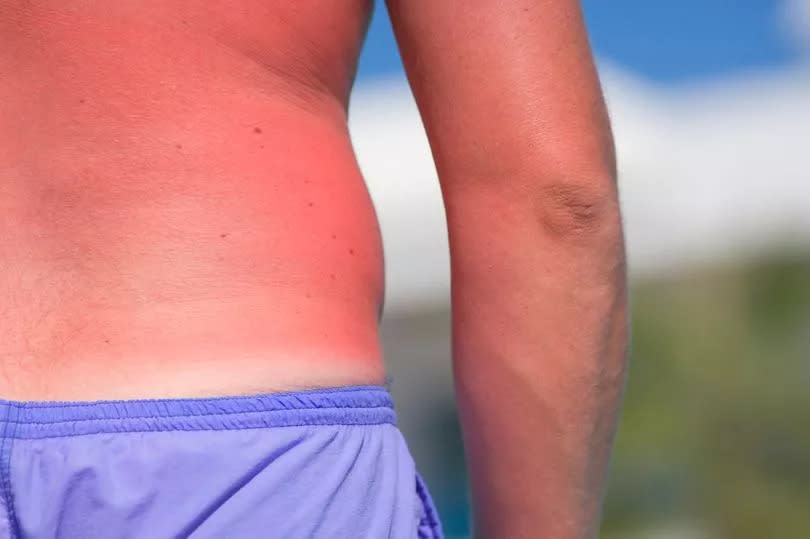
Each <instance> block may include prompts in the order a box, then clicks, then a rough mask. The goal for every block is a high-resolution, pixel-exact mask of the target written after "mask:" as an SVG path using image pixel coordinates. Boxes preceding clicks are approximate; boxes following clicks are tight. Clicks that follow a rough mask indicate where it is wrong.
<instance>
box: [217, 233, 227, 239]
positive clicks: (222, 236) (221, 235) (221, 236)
mask: <svg viewBox="0 0 810 539" xmlns="http://www.w3.org/2000/svg"><path fill="white" fill-rule="evenodd" d="M219 237H220V238H226V237H228V233H227V232H223V233H222V234H220V235H219Z"/></svg>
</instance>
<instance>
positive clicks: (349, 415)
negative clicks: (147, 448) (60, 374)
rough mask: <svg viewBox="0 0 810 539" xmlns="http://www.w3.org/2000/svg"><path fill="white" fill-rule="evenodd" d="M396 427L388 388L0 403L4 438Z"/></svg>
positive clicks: (1, 430) (1, 426) (1, 429)
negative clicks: (285, 428) (388, 425)
mask: <svg viewBox="0 0 810 539" xmlns="http://www.w3.org/2000/svg"><path fill="white" fill-rule="evenodd" d="M382 423H391V424H395V423H396V416H395V414H394V408H393V403H392V401H391V395H390V393H389V392H388V390H386V389H385V388H384V387H377V386H354V387H340V388H330V389H314V390H308V391H296V392H291V393H268V394H263V395H250V396H238V397H212V398H183V399H145V400H120V401H95V402H15V401H5V400H0V436H2V437H4V438H19V439H31V438H53V437H61V436H79V435H86V434H100V433H113V432H151V431H168V430H190V431H193V430H240V429H254V428H267V427H292V426H304V425H375V424H382Z"/></svg>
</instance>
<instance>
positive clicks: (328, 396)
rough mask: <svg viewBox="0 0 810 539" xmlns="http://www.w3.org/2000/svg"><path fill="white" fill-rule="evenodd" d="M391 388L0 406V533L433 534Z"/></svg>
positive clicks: (157, 537)
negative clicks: (394, 408)
mask: <svg viewBox="0 0 810 539" xmlns="http://www.w3.org/2000/svg"><path fill="white" fill-rule="evenodd" d="M395 421H396V419H395V415H394V410H393V407H392V402H391V397H390V394H389V393H388V392H387V391H386V390H385V388H381V387H345V388H336V389H325V390H312V391H300V392H295V393H274V394H267V395H257V396H246V397H224V398H202V399H165V400H128V401H99V402H86V403H82V402H41V403H33V402H27V403H25V402H10V401H0V480H1V481H0V538H3V539H5V538H11V539H23V538H25V539H29V538H30V539H46V538H47V539H96V538H103V539H125V538H127V539H128V538H132V539H169V538H179V537H193V538H209V537H211V538H225V539H231V538H233V539H241V538H265V537H267V538H282V539H286V538H291V539H299V538H301V539H304V538H339V539H343V538H346V539H365V538H369V539H384V538H397V539H399V538H402V539H406V538H407V539H411V538H419V539H437V538H440V537H442V532H441V529H440V525H439V521H438V517H437V514H436V510H435V507H434V505H433V503H432V501H431V499H430V496H429V494H428V492H427V490H426V489H425V485H424V484H423V482H422V480H421V479H420V477H419V475H418V473H417V471H416V469H415V467H414V462H413V459H412V458H411V455H410V453H409V452H408V448H407V446H406V444H405V441H404V440H403V437H402V434H401V433H400V431H399V430H398V429H397V427H396V425H395Z"/></svg>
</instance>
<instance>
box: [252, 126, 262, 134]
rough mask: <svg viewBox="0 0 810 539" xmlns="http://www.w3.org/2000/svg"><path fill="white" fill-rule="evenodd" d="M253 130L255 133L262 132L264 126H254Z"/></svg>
mask: <svg viewBox="0 0 810 539" xmlns="http://www.w3.org/2000/svg"><path fill="white" fill-rule="evenodd" d="M253 132H254V133H261V132H262V128H261V127H254V128H253Z"/></svg>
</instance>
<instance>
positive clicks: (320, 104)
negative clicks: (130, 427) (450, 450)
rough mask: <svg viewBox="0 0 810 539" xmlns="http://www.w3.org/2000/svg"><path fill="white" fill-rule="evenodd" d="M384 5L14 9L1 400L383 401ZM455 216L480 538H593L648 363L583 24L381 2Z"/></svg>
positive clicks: (507, 9) (512, 6) (3, 220)
mask: <svg viewBox="0 0 810 539" xmlns="http://www.w3.org/2000/svg"><path fill="white" fill-rule="evenodd" d="M371 7H372V6H371V3H370V2H366V1H359V0H351V1H350V0H346V1H341V2H317V1H315V0H299V1H295V2H292V1H291V2H266V1H260V0H240V1H239V2H233V1H230V0H214V1H210V2H195V1H191V0H184V1H177V0H174V1H172V0H142V1H139V2H95V1H90V2H88V1H78V0H73V1H72V0H64V1H60V2H49V1H44V0H43V1H35V0H32V1H22V0H0V39H1V40H2V45H3V46H2V47H0V178H1V179H2V181H0V234H2V236H0V396H2V397H4V398H13V399H38V400H43V399H76V400H92V399H99V398H118V399H122V398H138V397H166V396H194V395H222V394H239V393H245V394H246V393H253V392H259V391H274V390H281V389H297V388H303V387H317V386H334V385H341V384H351V383H379V382H380V381H381V380H382V378H383V368H382V362H381V357H380V356H381V354H380V346H379V340H378V334H377V322H378V317H379V313H380V307H381V304H382V298H383V258H382V250H381V243H380V237H379V230H378V226H377V222H376V219H375V215H374V209H373V207H372V206H371V203H370V199H369V197H368V193H367V192H366V189H365V186H364V185H363V182H362V177H361V175H360V172H359V170H358V168H357V164H356V162H355V158H354V154H353V153H352V149H351V143H350V140H349V136H348V130H347V127H346V107H347V102H348V96H349V92H350V89H351V83H352V78H353V75H354V72H355V69H356V61H357V55H358V53H359V50H360V47H361V44H362V39H363V35H364V32H365V29H366V25H367V21H368V17H369V14H370V11H371ZM388 7H389V10H390V13H391V18H392V21H393V24H394V28H395V31H396V34H397V39H398V41H399V43H400V48H401V50H402V54H403V60H404V62H405V65H406V69H407V72H408V77H409V80H410V82H411V85H412V87H413V90H414V94H415V96H416V98H417V102H418V105H419V109H420V112H421V114H422V118H423V120H424V123H425V126H426V129H427V132H428V136H429V139H430V143H431V147H432V150H433V155H434V159H435V162H436V166H437V169H438V172H439V177H440V181H441V189H442V194H443V197H444V203H445V208H446V211H447V220H448V229H449V233H450V247H451V264H452V268H451V269H452V302H453V303H452V308H453V361H454V369H455V376H456V389H457V393H458V401H459V406H460V410H461V417H462V423H463V425H462V426H463V433H464V438H465V447H466V451H467V459H468V465H469V470H470V476H471V483H472V490H473V500H474V513H475V527H476V533H477V534H478V536H480V537H484V538H506V537H508V538H511V539H516V538H523V537H527V538H528V537H531V538H535V537H553V538H555V539H566V538H581V537H593V536H595V534H596V530H597V526H598V519H599V507H600V502H601V498H602V489H603V484H604V476H605V470H606V466H607V460H608V456H609V450H610V445H611V440H612V436H613V432H614V428H615V421H616V412H617V408H618V402H619V397H620V394H621V388H622V381H623V376H624V363H625V355H626V350H625V349H626V341H627V338H626V316H627V315H626V292H625V273H624V272H625V270H624V257H623V245H622V232H621V221H620V214H619V209H618V204H617V195H616V184H615V165H614V158H613V144H612V140H611V135H610V129H609V126H608V121H607V116H606V114H605V110H604V105H603V102H602V97H601V92H600V90H599V84H598V80H597V77H596V73H595V70H594V67H593V62H592V59H591V53H590V49H589V46H588V43H587V39H586V36H585V31H584V27H583V23H582V17H581V13H580V10H579V6H578V4H577V2H576V1H574V0H534V1H518V0H510V1H503V2H491V1H484V0H480V1H478V0H474V1H467V0H465V1H461V0H443V1H441V2H436V1H429V0H389V2H388Z"/></svg>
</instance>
